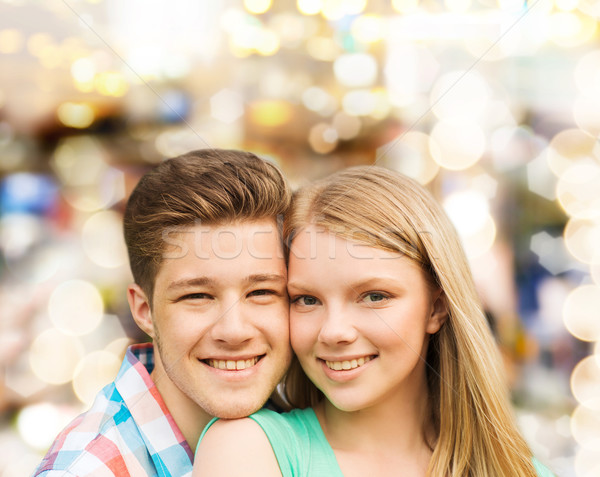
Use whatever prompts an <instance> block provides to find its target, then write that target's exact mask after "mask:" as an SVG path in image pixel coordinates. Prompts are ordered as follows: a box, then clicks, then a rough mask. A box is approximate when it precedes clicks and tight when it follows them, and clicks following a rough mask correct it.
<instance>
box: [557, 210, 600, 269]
mask: <svg viewBox="0 0 600 477" xmlns="http://www.w3.org/2000/svg"><path fill="white" fill-rule="evenodd" d="M563 236H564V238H565V245H566V246H567V249H568V250H569V253H571V255H573V256H574V257H575V258H576V259H577V260H579V261H580V262H583V263H587V264H598V262H597V261H598V260H600V255H599V253H598V252H599V244H600V219H596V220H584V219H570V220H569V221H568V222H567V225H566V226H565V230H564V233H563Z"/></svg>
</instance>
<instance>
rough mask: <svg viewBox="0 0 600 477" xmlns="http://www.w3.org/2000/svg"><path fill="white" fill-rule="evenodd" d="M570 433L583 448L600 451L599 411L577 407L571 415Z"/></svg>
mask: <svg viewBox="0 0 600 477" xmlns="http://www.w3.org/2000/svg"><path fill="white" fill-rule="evenodd" d="M571 433H572V434H573V437H574V439H575V441H576V442H577V443H578V444H579V445H580V446H582V447H583V448H585V449H588V450H594V451H600V411H597V410H595V409H590V408H588V407H585V406H581V405H580V406H577V407H576V408H575V410H574V411H573V414H571Z"/></svg>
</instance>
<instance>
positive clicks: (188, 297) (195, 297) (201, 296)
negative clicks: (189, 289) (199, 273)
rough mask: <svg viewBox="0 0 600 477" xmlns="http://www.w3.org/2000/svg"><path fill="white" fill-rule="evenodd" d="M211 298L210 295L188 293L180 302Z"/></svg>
mask: <svg viewBox="0 0 600 477" xmlns="http://www.w3.org/2000/svg"><path fill="white" fill-rule="evenodd" d="M210 298H211V296H210V295H209V294H208V293H188V294H187V295H184V296H182V297H181V298H180V300H206V299H210Z"/></svg>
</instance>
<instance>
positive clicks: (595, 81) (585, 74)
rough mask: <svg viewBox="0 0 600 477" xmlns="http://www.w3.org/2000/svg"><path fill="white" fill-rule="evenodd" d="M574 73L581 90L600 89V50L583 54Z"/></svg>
mask: <svg viewBox="0 0 600 477" xmlns="http://www.w3.org/2000/svg"><path fill="white" fill-rule="evenodd" d="M574 75H575V82H576V84H577V88H578V89H579V91H580V92H582V93H585V92H587V91H592V92H593V91H598V90H600V50H594V51H590V52H589V53H586V54H585V55H583V56H582V57H581V58H580V59H579V61H578V62H577V66H576V68H575V71H574Z"/></svg>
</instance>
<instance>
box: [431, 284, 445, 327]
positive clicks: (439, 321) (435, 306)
mask: <svg viewBox="0 0 600 477" xmlns="http://www.w3.org/2000/svg"><path fill="white" fill-rule="evenodd" d="M431 298H432V300H433V303H432V305H431V315H430V316H429V321H428V322H427V329H426V331H427V333H429V334H431V335H433V334H435V333H437V332H438V331H439V330H440V328H441V327H442V325H443V324H444V323H445V322H446V319H447V318H448V303H447V301H446V294H445V293H444V292H443V291H442V289H441V288H440V289H438V290H436V291H435V292H433V293H432V297H431Z"/></svg>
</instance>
